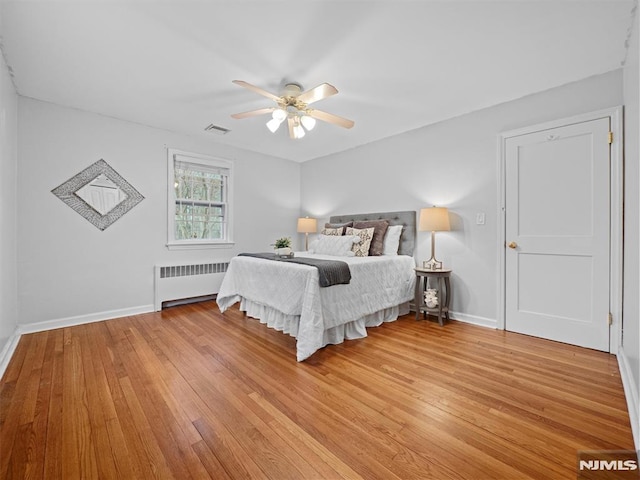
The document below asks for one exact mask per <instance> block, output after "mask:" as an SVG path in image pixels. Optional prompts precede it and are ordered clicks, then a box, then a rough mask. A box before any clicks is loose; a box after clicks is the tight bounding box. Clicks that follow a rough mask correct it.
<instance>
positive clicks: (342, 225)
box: [324, 222, 353, 235]
mask: <svg viewBox="0 0 640 480" xmlns="http://www.w3.org/2000/svg"><path fill="white" fill-rule="evenodd" d="M347 227H353V222H345V223H329V222H327V223H325V224H324V228H342V234H343V235H346V234H345V229H346V228H347Z"/></svg>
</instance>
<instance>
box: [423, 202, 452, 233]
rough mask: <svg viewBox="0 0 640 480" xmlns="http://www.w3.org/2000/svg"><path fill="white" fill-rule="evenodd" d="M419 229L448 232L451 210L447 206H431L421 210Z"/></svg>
mask: <svg viewBox="0 0 640 480" xmlns="http://www.w3.org/2000/svg"><path fill="white" fill-rule="evenodd" d="M418 229H419V230H420V231H423V232H448V231H449V230H451V225H450V224H449V210H448V209H446V208H445V207H430V208H423V209H422V210H420V224H419V226H418Z"/></svg>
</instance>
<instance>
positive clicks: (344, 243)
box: [309, 235, 360, 257]
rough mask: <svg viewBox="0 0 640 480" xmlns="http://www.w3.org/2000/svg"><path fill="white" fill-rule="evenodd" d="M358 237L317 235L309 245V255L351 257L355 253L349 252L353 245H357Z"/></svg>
mask: <svg viewBox="0 0 640 480" xmlns="http://www.w3.org/2000/svg"><path fill="white" fill-rule="evenodd" d="M359 241H360V237H359V236H357V235H341V236H339V237H337V236H334V235H318V237H317V238H316V239H315V240H314V241H313V242H312V243H311V245H309V253H319V254H321V255H334V256H336V257H353V256H355V253H353V252H352V251H351V247H352V245H353V244H354V243H358V242H359Z"/></svg>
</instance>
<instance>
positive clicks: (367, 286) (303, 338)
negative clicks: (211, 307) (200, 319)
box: [217, 252, 415, 361]
mask: <svg viewBox="0 0 640 480" xmlns="http://www.w3.org/2000/svg"><path fill="white" fill-rule="evenodd" d="M296 256H301V257H302V256H304V257H310V258H321V259H328V260H341V261H345V262H347V263H348V264H349V268H350V270H351V282H350V283H349V284H348V285H334V286H331V287H326V288H323V287H320V285H319V283H318V269H317V268H315V267H312V266H308V265H301V264H295V263H288V262H276V261H272V260H264V259H260V258H253V257H234V258H233V259H232V260H231V262H230V264H229V269H228V270H227V273H226V275H225V277H224V280H223V282H222V286H221V287H220V291H219V293H218V296H217V303H218V306H219V307H220V311H221V312H224V311H225V310H226V309H227V308H229V307H230V306H231V305H233V304H234V303H236V302H238V301H240V302H241V305H240V309H241V310H243V311H246V312H247V315H249V316H251V317H254V318H258V319H259V320H260V321H261V322H262V323H266V324H267V325H268V326H270V327H272V328H275V329H277V330H281V331H283V332H285V333H288V334H290V335H292V336H294V337H296V339H297V359H298V361H302V360H304V359H306V358H308V357H309V356H311V355H312V354H313V353H314V352H315V351H316V350H318V349H319V348H322V347H323V346H325V345H328V344H330V343H331V344H335V343H340V342H342V341H343V340H344V339H352V338H362V337H364V336H366V329H365V327H367V326H377V325H380V324H381V323H382V322H383V321H393V320H395V319H397V317H398V314H399V313H400V312H401V310H400V308H399V306H401V305H403V306H404V307H405V310H404V312H403V313H406V311H408V309H407V308H406V306H407V305H408V303H407V302H409V300H411V299H412V298H413V295H414V285H415V273H414V270H413V269H414V268H415V263H414V260H413V258H412V257H409V256H406V255H398V256H380V257H364V258H361V257H331V256H327V255H317V254H310V253H306V252H300V253H298V252H296Z"/></svg>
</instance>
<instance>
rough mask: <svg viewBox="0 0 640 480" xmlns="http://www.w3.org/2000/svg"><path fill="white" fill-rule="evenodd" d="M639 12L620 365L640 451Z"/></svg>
mask: <svg viewBox="0 0 640 480" xmlns="http://www.w3.org/2000/svg"><path fill="white" fill-rule="evenodd" d="M639 30H640V11H639V10H637V9H636V17H635V23H634V26H633V31H632V35H631V38H630V39H629V50H628V52H627V60H626V63H625V67H624V105H625V115H624V121H625V127H624V131H625V142H624V149H625V218H624V244H625V249H624V293H623V295H624V313H623V319H622V325H623V336H622V349H621V356H623V357H624V358H623V359H622V362H621V365H622V366H623V367H625V366H626V367H628V369H629V370H630V373H629V377H630V378H629V382H628V383H627V384H626V385H625V387H627V388H629V389H630V390H631V392H632V394H631V395H632V396H635V400H634V403H635V405H632V406H630V408H629V410H630V413H631V415H632V421H633V415H634V412H633V410H634V408H635V416H636V418H635V424H634V425H633V426H634V434H635V438H636V445H637V446H639V448H640V424H638V410H640V405H638V398H640V394H639V391H638V388H639V386H640V354H639V352H638V350H639V349H640V328H639V325H640V320H639V316H640V308H639V298H640V281H639V278H638V273H639V269H640V256H639V254H640V227H639V223H640V222H639V221H640V208H639V206H638V204H639V202H640V195H639V194H638V192H639V185H640V166H639V160H640V148H639V137H640V122H639V121H638V118H639V115H640V86H639V85H640V71H639V69H640V66H639V65H640V62H639V60H640V39H639V35H638V31H639Z"/></svg>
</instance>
